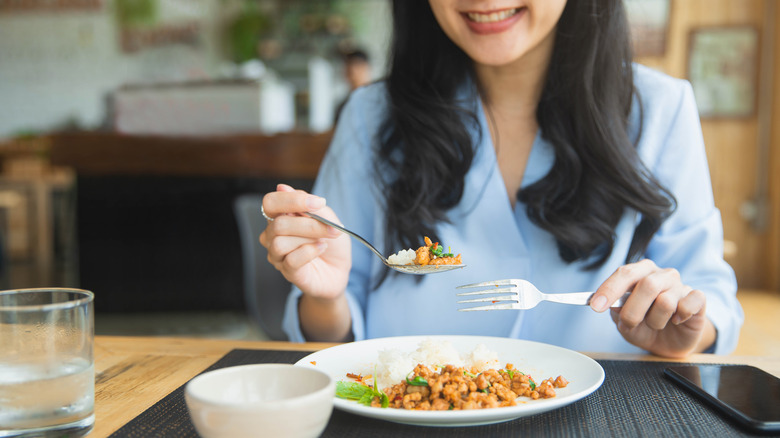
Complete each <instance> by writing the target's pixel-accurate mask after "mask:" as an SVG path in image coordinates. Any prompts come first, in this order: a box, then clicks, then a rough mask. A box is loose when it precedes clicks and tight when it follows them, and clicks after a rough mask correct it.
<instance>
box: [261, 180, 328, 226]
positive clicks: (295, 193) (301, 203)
mask: <svg viewBox="0 0 780 438" xmlns="http://www.w3.org/2000/svg"><path fill="white" fill-rule="evenodd" d="M323 207H325V198H322V197H319V196H316V195H312V194H309V193H306V192H305V191H303V190H295V189H293V188H292V187H290V186H288V185H286V184H279V185H278V186H277V191H276V192H271V193H267V194H266V195H265V196H263V211H264V212H265V214H267V215H268V216H269V217H271V218H276V217H277V216H280V215H283V214H295V213H303V212H308V211H317V210H320V209H321V208H323Z"/></svg>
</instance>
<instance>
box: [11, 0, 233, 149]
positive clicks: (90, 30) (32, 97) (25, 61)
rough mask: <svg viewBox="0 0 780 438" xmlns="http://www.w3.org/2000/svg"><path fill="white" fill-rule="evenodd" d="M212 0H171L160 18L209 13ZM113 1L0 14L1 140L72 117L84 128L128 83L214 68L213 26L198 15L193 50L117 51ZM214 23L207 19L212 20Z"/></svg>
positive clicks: (196, 74) (202, 72) (90, 125)
mask: <svg viewBox="0 0 780 438" xmlns="http://www.w3.org/2000/svg"><path fill="white" fill-rule="evenodd" d="M216 2H217V0H174V1H172V2H170V3H168V7H167V8H163V9H161V11H160V16H161V17H165V18H174V19H175V18H179V19H185V18H195V17H197V16H201V17H209V16H210V15H212V16H213V15H216V14H213V12H215V8H216V7H218V4H217V3H216ZM113 13H114V12H113V2H111V1H108V0H107V1H106V2H104V6H103V8H102V10H99V11H92V12H83V11H79V12H58V13H53V12H45V11H37V12H35V11H32V12H13V13H8V12H6V13H4V14H0V137H4V136H9V135H12V134H14V133H18V132H19V131H23V130H34V131H46V130H51V129H53V128H56V127H57V126H59V125H62V124H63V123H65V122H66V121H67V120H68V119H72V120H74V121H76V122H77V123H79V124H80V125H82V126H83V127H86V128H94V127H97V126H99V125H100V123H101V122H102V121H103V118H104V113H105V103H104V99H105V97H106V95H107V93H109V92H110V91H112V90H114V89H115V88H117V87H118V86H120V85H122V84H126V83H137V82H143V81H147V82H155V81H173V80H180V79H187V78H203V77H207V76H209V75H211V74H212V72H213V71H214V70H216V68H217V67H216V65H217V62H218V61H217V53H216V52H217V49H216V47H215V43H214V42H213V41H215V38H209V36H210V35H213V34H214V33H215V32H216V23H213V22H209V20H207V19H203V21H202V26H203V28H204V34H205V35H206V37H205V38H202V39H201V44H200V45H199V46H198V47H190V46H185V45H172V46H166V47H160V48H153V49H147V50H144V51H141V52H136V53H133V54H126V53H123V52H122V51H121V48H120V45H119V35H118V32H117V30H118V29H117V26H116V21H115V20H114V18H113ZM212 21H213V20H212Z"/></svg>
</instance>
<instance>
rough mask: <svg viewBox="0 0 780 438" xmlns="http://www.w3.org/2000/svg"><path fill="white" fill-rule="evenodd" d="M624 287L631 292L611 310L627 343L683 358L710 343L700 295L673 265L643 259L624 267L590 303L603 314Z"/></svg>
mask: <svg viewBox="0 0 780 438" xmlns="http://www.w3.org/2000/svg"><path fill="white" fill-rule="evenodd" d="M626 291H631V295H630V296H629V298H628V300H627V301H626V303H625V304H624V305H623V307H622V308H613V309H611V311H610V313H611V316H612V320H613V321H615V324H616V325H617V329H618V331H619V332H620V334H621V335H623V337H624V338H625V339H626V340H627V341H628V342H630V343H631V344H633V345H636V346H637V347H640V348H642V349H645V350H647V351H649V352H651V353H654V354H657V355H659V356H666V357H685V356H687V355H689V354H691V353H696V352H701V351H704V350H705V349H706V348H707V347H709V346H710V345H712V344H713V343H714V342H715V336H716V332H715V326H714V325H713V324H712V322H711V321H710V320H709V319H707V317H706V316H705V309H706V305H707V299H706V297H705V295H704V293H703V292H702V291H700V290H696V289H693V288H691V287H690V286H687V285H685V284H683V282H682V280H681V279H680V273H679V272H677V270H676V269H670V268H667V269H662V268H659V267H658V266H656V264H655V263H653V262H652V261H651V260H647V259H645V260H642V261H639V262H637V263H630V264H627V265H623V266H621V267H620V268H618V269H617V270H616V271H615V273H613V274H612V275H610V276H609V278H607V280H606V281H604V283H603V284H602V285H601V286H600V287H599V288H598V290H597V291H596V294H595V295H594V296H593V298H592V299H591V307H592V308H593V309H594V310H595V311H597V312H603V311H605V310H606V309H608V308H609V306H610V305H611V304H612V303H614V302H615V301H616V300H617V299H618V298H620V297H621V296H623V295H624V294H625V293H626Z"/></svg>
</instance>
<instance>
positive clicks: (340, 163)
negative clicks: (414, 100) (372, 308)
mask: <svg viewBox="0 0 780 438" xmlns="http://www.w3.org/2000/svg"><path fill="white" fill-rule="evenodd" d="M381 90H382V88H381V87H380V86H379V85H378V84H374V85H369V86H367V87H363V88H360V89H357V90H355V91H354V92H353V93H352V95H351V96H350V98H349V100H348V101H347V103H346V105H345V106H344V108H343V109H342V112H341V115H340V117H339V123H338V126H337V127H336V130H335V132H334V135H333V140H332V141H331V144H330V147H329V148H328V151H327V153H326V154H325V158H324V159H323V161H322V164H321V166H320V170H319V174H318V175H317V180H316V182H315V184H314V189H313V190H312V192H313V193H314V194H317V195H319V196H322V197H324V198H325V199H326V201H327V205H328V206H329V207H331V208H332V209H333V211H334V212H335V213H336V216H338V218H339V220H340V221H341V223H342V224H343V225H344V226H346V227H347V228H349V229H351V230H353V231H355V232H356V233H357V234H359V235H361V236H364V237H366V238H367V239H369V240H370V239H371V238H372V236H373V235H374V231H375V226H374V224H375V222H376V221H375V217H376V214H377V213H376V212H377V210H378V206H377V205H376V199H377V197H376V196H375V193H373V187H374V183H373V181H374V178H373V176H372V174H373V162H372V150H371V148H372V143H373V142H372V140H373V137H374V135H375V130H376V128H377V127H378V126H379V123H380V122H381V116H382V114H381V108H382V102H381V100H382V99H381V96H382V94H381ZM373 257H375V256H374V255H373V254H371V253H370V252H369V250H368V249H367V248H365V247H364V246H363V245H361V244H359V243H357V242H356V241H355V239H352V268H351V270H350V274H349V281H348V284H347V290H346V298H347V302H348V304H349V310H350V313H351V316H352V334H353V336H354V339H355V340H361V339H364V338H365V336H366V333H365V332H366V331H365V324H364V318H365V316H364V314H365V308H366V297H367V291H368V286H369V278H370V272H371V261H372V259H373ZM301 295H302V292H301V290H300V289H298V288H297V287H293V288H292V291H291V292H290V295H289V296H288V298H287V305H286V308H285V313H284V318H283V322H282V327H283V329H284V331H285V332H286V333H287V335H288V337H289V339H290V341H293V342H304V341H306V339H305V338H304V336H303V333H302V331H301V326H300V320H299V315H298V300H299V299H300V297H301Z"/></svg>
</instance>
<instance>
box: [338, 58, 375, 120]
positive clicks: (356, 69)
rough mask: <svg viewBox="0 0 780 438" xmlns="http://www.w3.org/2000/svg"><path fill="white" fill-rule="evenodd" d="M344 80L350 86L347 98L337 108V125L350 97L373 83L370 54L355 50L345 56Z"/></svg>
mask: <svg viewBox="0 0 780 438" xmlns="http://www.w3.org/2000/svg"><path fill="white" fill-rule="evenodd" d="M343 59H344V79H346V81H347V84H348V85H349V92H348V93H347V97H346V98H344V100H343V101H341V103H340V104H339V105H338V106H337V107H336V117H335V123H338V120H339V115H340V114H341V110H342V109H343V108H344V105H345V104H346V103H347V100H348V99H349V95H350V94H351V93H352V92H353V91H355V90H357V89H358V88H360V87H362V86H364V85H367V84H368V83H369V82H371V61H370V59H369V57H368V53H366V52H365V51H363V50H361V49H353V50H350V51H348V52H346V53H345V54H344V55H343Z"/></svg>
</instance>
